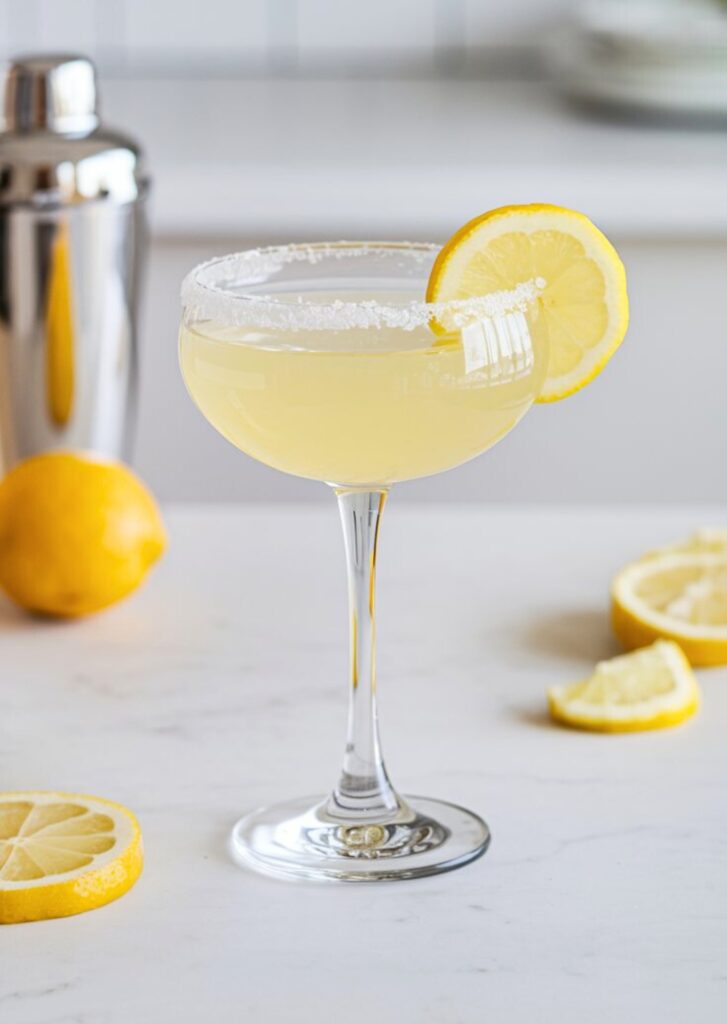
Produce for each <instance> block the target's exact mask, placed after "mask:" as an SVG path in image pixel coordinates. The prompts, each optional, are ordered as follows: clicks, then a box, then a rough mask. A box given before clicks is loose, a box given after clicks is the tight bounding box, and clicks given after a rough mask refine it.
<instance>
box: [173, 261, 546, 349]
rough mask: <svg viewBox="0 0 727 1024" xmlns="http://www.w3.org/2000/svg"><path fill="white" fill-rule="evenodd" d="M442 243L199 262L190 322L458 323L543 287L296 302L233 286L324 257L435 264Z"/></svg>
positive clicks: (314, 325)
mask: <svg viewBox="0 0 727 1024" xmlns="http://www.w3.org/2000/svg"><path fill="white" fill-rule="evenodd" d="M439 250H440V246H438V245H435V244H433V243H428V242H314V243H297V244H293V245H275V246H267V247H265V248H259V249H247V250H244V251H243V252H237V253H231V254H230V255H228V256H220V257H217V258H215V259H212V260H208V261H207V262H205V263H200V264H199V265H198V266H196V267H195V268H194V269H193V270H191V271H190V273H189V274H187V276H186V277H185V279H184V281H183V283H182V296H181V297H182V306H183V311H184V312H183V315H184V319H185V322H186V323H188V324H191V323H199V322H201V321H213V322H215V323H218V324H224V325H226V326H227V325H229V326H241V327H245V326H247V327H257V328H262V329H266V328H269V329H274V330H285V331H325V330H335V331H341V330H350V329H359V330H360V329H362V328H363V329H379V328H384V327H394V328H398V329H400V330H405V331H411V330H414V329H416V328H417V327H421V326H424V325H426V324H429V323H430V322H431V321H433V320H434V321H438V322H443V321H446V322H447V323H448V324H449V325H451V327H452V328H454V329H456V328H460V327H464V326H465V325H466V324H468V323H472V322H475V321H481V320H488V319H496V318H498V317H502V316H504V315H505V314H507V313H512V312H515V311H522V310H524V309H525V308H526V307H527V305H528V303H530V302H532V301H533V300H534V299H536V298H537V296H538V294H539V290H540V289H539V288H538V285H537V284H536V283H535V282H534V281H528V282H524V283H522V284H519V285H518V286H517V287H516V288H514V289H512V290H509V291H498V292H492V293H491V294H489V295H483V296H479V297H477V298H471V299H466V300H462V301H450V302H425V301H423V300H422V301H421V302H418V301H413V302H399V303H397V302H391V303H383V302H379V301H376V300H374V299H366V300H364V301H361V302H346V301H343V300H339V299H337V300H335V301H332V302H306V301H305V295H304V294H302V295H301V296H300V297H299V299H298V300H297V301H295V302H291V301H290V300H289V299H288V300H285V299H283V298H282V297H280V296H276V295H274V294H271V295H267V294H261V293H259V292H254V293H246V292H244V291H241V290H236V291H235V292H232V291H230V288H231V286H233V285H237V286H239V289H242V288H244V287H246V286H247V287H250V288H253V287H259V286H260V285H261V284H263V283H264V282H265V281H266V280H267V279H268V278H270V277H271V276H273V275H274V274H275V273H276V272H277V271H279V270H280V269H281V268H282V267H283V266H285V265H286V264H290V263H297V262H300V263H308V264H311V265H314V264H318V263H322V262H324V261H325V260H344V259H351V258H353V257H361V256H362V255H366V254H372V255H375V254H376V253H381V254H383V255H386V256H392V257H396V256H399V257H404V258H405V259H406V260H411V261H413V262H414V263H425V262H426V261H430V262H433V261H434V258H435V257H436V255H437V253H438V252H439Z"/></svg>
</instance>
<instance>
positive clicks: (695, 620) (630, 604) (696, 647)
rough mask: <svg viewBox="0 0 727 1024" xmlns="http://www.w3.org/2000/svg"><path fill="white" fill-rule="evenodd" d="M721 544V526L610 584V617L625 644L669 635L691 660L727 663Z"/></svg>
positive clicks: (726, 582)
mask: <svg viewBox="0 0 727 1024" xmlns="http://www.w3.org/2000/svg"><path fill="white" fill-rule="evenodd" d="M711 545H714V546H711ZM719 545H720V542H719V535H718V534H717V533H716V532H715V533H714V534H712V536H711V538H707V537H706V536H705V537H702V538H700V535H697V536H696V537H695V538H694V539H693V540H692V541H686V542H684V544H683V545H672V547H670V548H664V549H662V550H661V551H654V552H651V553H650V554H648V555H646V556H645V557H644V558H642V559H640V560H639V561H638V562H632V563H631V565H627V566H626V568H625V569H622V571H621V572H620V573H619V574H618V575H617V576H616V578H615V579H614V581H613V584H612V586H611V619H612V623H613V628H614V632H615V633H616V636H617V637H618V638H619V640H620V641H621V643H622V644H623V645H624V647H626V648H627V649H631V648H634V647H640V646H642V645H643V644H647V643H651V642H652V641H653V640H655V639H656V638H658V637H665V638H666V639H668V640H675V641H676V642H677V643H678V644H679V646H680V647H681V648H682V650H683V651H684V653H685V654H686V656H687V658H688V659H689V661H690V662H691V663H692V665H725V664H727V548H720V546H719Z"/></svg>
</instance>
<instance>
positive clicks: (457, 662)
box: [0, 478, 727, 1024]
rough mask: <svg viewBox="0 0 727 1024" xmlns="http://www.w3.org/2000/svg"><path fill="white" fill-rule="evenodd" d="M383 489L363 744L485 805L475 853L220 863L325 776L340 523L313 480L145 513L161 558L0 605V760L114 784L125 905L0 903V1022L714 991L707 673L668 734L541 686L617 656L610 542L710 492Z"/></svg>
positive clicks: (708, 1000)
mask: <svg viewBox="0 0 727 1024" xmlns="http://www.w3.org/2000/svg"><path fill="white" fill-rule="evenodd" d="M453 482H454V478H453ZM405 494H406V492H405V489H404V488H402V495H401V496H402V497H404V496H405ZM397 497H399V496H397V495H395V496H394V500H393V501H392V502H391V504H390V506H389V508H388V510H387V517H386V518H387V521H386V522H385V523H384V528H383V533H382V543H381V551H380V555H381V568H380V577H379V581H380V601H379V614H380V630H379V635H380V645H379V652H380V674H379V675H380V695H381V712H382V718H383V739H384V745H385V749H386V750H387V752H388V761H389V767H390V769H391V771H392V774H393V777H394V780H395V781H396V782H397V783H398V785H399V786H400V787H401V788H402V789H403V790H404V792H407V791H413V792H424V793H427V794H428V795H432V796H441V797H445V798H452V799H454V800H456V801H458V802H461V803H463V804H465V805H468V806H470V807H472V808H473V809H475V810H477V811H479V812H481V813H482V814H483V815H484V816H485V817H486V818H487V820H488V821H489V823H490V825H491V827H492V831H493V843H492V846H491V848H490V850H489V851H488V853H487V854H486V855H485V857H484V858H482V859H481V860H479V861H478V862H476V863H475V864H472V865H470V866H468V867H466V868H463V869H461V870H459V871H455V872H453V873H451V874H448V875H443V876H439V877H435V878H431V879H424V880H420V881H415V882H403V883H397V884H386V883H383V884H377V885H364V886H362V885H359V886H345V885H344V886H335V885H330V886H321V885H296V884H291V883H283V882H274V881H271V880H267V879H264V878H262V877H258V876H256V875H253V874H250V873H247V872H246V871H244V870H242V869H240V868H238V867H236V866H235V865H234V864H233V863H232V862H231V861H230V860H229V859H228V856H227V853H226V850H225V841H226V836H227V833H228V829H229V828H230V826H231V824H232V823H233V821H234V819H235V818H236V816H237V815H238V814H239V813H240V812H241V811H243V810H245V809H247V808H251V807H254V806H256V805H259V804H261V803H265V802H269V801H273V800H276V799H278V798H282V797H287V796H292V795H297V794H302V793H305V792H306V791H308V792H312V793H315V792H316V791H322V789H324V788H325V787H327V786H328V785H329V784H331V783H332V782H333V781H334V777H335V774H336V771H337V767H338V758H339V755H340V753H341V745H342V742H343V731H344V725H345V700H346V683H345V678H344V677H345V672H346V661H347V659H346V644H345V634H346V612H345V607H344V595H345V586H344V570H343V557H342V545H341V541H340V538H339V535H338V522H337V516H336V512H335V509H334V507H333V502H332V501H331V506H330V508H311V507H303V508H300V507H298V508H296V507H291V506H288V507H277V508H260V507H257V508H254V509H251V508H247V509H242V508H231V507H228V508H223V509H218V510H213V509H210V508H208V509H206V510H205V509H201V508H192V507H187V508H175V509H173V510H169V511H168V520H169V525H170V532H171V546H170V549H169V552H168V555H167V556H166V558H165V560H164V562H163V564H162V565H161V566H160V568H159V569H158V571H157V572H156V573H155V574H154V576H153V578H152V579H151V580H150V581H149V584H148V585H147V586H146V587H145V588H144V589H143V590H142V591H141V592H140V593H139V594H138V595H136V596H135V597H134V598H133V599H132V600H130V601H128V602H126V603H125V604H123V605H121V606H119V607H118V608H116V609H114V610H112V611H111V612H109V613H107V614H104V615H100V616H98V617H96V618H94V619H89V620H88V621H85V622H79V623H77V624H50V623H42V622H34V621H31V620H28V619H24V618H22V617H21V616H20V615H19V614H17V613H15V612H14V611H13V610H12V609H11V608H10V607H9V606H6V605H2V606H0V651H1V655H0V659H1V664H2V682H1V683H0V730H1V734H2V740H1V742H0V775H1V777H2V786H3V788H8V789H33V788H58V789H66V790H74V791H86V792H96V793H98V794H100V795H104V796H107V797H110V798H115V799H118V800H121V801H123V802H124V803H127V804H128V805H129V806H131V807H132V808H134V809H135V810H136V811H137V813H138V814H139V817H140V819H141V823H142V827H143V831H144V836H145V843H146V868H145V871H144V874H143V876H142V878H141V880H140V881H139V883H138V885H137V886H136V887H135V888H134V889H133V890H132V892H131V893H129V894H128V895H127V896H125V897H124V898H123V899H122V900H120V901H119V902H117V903H115V904H112V905H110V906H108V907H105V908H103V909H102V910H99V911H96V912H94V913H91V914H85V915H82V916H79V917H76V918H69V919H66V920H59V921H49V922H45V923H39V924H30V925H18V926H15V927H9V928H5V929H2V930H0V1019H1V1020H2V1021H3V1024H70V1022H73V1024H122V1022H123V1024H126V1022H128V1021H134V1022H135V1024H167V1022H172V1021H173V1022H175V1024H199V1021H205V1020H208V1021H213V1020H214V1021H253V1020H255V1021H264V1022H268V1021H270V1022H276V1024H277V1022H291V1024H292V1022H296V1024H309V1022H310V1024H312V1022H314V1021H320V1020H345V1021H346V1022H347V1024H364V1022H366V1024H369V1022H371V1021H377V1022H383V1024H389V1022H391V1024H393V1022H395V1021H396V1022H397V1024H399V1022H409V1021H415V1020H416V1021H421V1022H424V1024H470V1022H472V1024H475V1022H476V1024H481V1022H482V1021H485V1020H490V1021H494V1022H497V1024H533V1022H536V1021H537V1022H540V1021H551V1020H553V1021H555V1020H557V1021H559V1022H560V1024H583V1022H584V1021H588V1024H612V1022H613V1021H614V1020H624V1021H639V1024H684V1021H687V1020H688V1021H690V1024H714V1022H715V1021H717V1020H720V1019H721V1017H722V1015H723V1014H724V1007H725V1005H727V870H726V868H725V865H726V864H727V859H726V858H727V815H726V814H725V772H726V770H727V742H725V736H727V670H712V671H710V672H702V673H700V680H701V682H702V685H703V693H704V703H703V708H702V710H701V712H700V714H699V715H698V717H696V718H695V719H693V720H692V721H691V722H690V723H688V724H686V725H684V726H682V727H681V728H678V729H675V730H673V731H664V732H656V733H652V734H643V735H627V736H599V735H589V734H582V733H577V732H570V731H566V730H562V729H559V728H557V727H555V726H551V725H550V724H549V722H548V720H547V718H546V717H545V715H544V700H543V694H544V690H545V687H546V686H547V685H548V684H550V683H554V682H557V681H562V680H571V679H575V678H578V677H579V676H580V675H581V674H583V673H584V672H586V671H587V670H588V669H589V668H590V666H591V664H592V663H593V662H594V661H595V660H596V659H597V658H601V657H604V656H608V655H610V654H611V653H613V652H614V650H615V648H614V644H613V641H612V640H611V637H610V634H609V630H608V626H607V620H606V607H607V601H606V590H607V584H608V580H609V578H610V576H611V575H612V573H613V572H614V570H615V569H616V568H617V567H618V566H619V565H620V564H621V563H623V562H624V561H625V560H627V559H629V558H630V557H631V556H633V555H635V554H637V553H639V552H640V551H641V550H643V549H644V548H646V547H648V546H651V545H654V544H656V543H660V542H661V541H665V540H667V539H670V538H672V537H673V536H678V535H679V534H680V533H682V532H684V531H686V530H689V529H691V528H693V527H695V526H699V525H706V524H714V523H716V522H719V516H718V514H717V512H716V510H714V509H712V510H711V511H710V510H706V509H687V508H682V509H672V510H665V509H659V508H656V507H654V508H651V509H630V510H629V509H624V508H618V507H614V508H612V509H610V510H605V509H604V510H594V509H591V510H589V509H580V510H577V511H573V510H570V511H566V510H558V509H553V508H549V509H547V510H545V509H532V510H530V511H527V510H524V509H509V508H502V507H500V508H498V509H484V508H483V509H476V508H468V509H466V510H465V509H458V508H457V507H456V506H451V507H449V508H445V507H442V506H434V507H432V506H429V507H417V506H415V505H412V504H407V503H406V502H405V501H399V500H397ZM723 522H724V520H723Z"/></svg>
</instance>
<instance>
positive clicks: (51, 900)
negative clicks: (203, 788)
mask: <svg viewBox="0 0 727 1024" xmlns="http://www.w3.org/2000/svg"><path fill="white" fill-rule="evenodd" d="M142 863H143V853H142V843H141V831H140V829H139V823H138V821H137V820H136V818H135V817H134V815H133V814H132V813H131V811H129V810H127V809H126V808H125V807H122V806H121V805H120V804H116V803H112V802H111V801H110V800H101V799H99V798H98V797H94V796H79V795H78V794H75V793H52V792H32V793H0V924H15V923H18V922H20V921H39V920H43V919H45V918H49V917H68V916H69V915H71V914H81V913H83V911H85V910H94V909H95V908H96V907H101V906H103V905H104V904H105V903H110V902H111V901H112V900H115V899H118V897H119V896H123V894H124V893H125V892H127V890H129V889H130V888H131V886H132V885H133V884H134V882H136V880H137V878H138V877H139V875H140V874H141V869H142Z"/></svg>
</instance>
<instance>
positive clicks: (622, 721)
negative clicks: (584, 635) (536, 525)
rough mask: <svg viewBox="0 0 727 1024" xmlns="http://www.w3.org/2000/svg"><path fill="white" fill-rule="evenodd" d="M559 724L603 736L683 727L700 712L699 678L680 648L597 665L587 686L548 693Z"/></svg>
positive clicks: (661, 647) (654, 649)
mask: <svg viewBox="0 0 727 1024" xmlns="http://www.w3.org/2000/svg"><path fill="white" fill-rule="evenodd" d="M548 704H549V707H550V713H551V715H552V716H553V718H555V719H556V720H557V721H559V722H563V723H565V724H566V725H571V726H575V727H577V728H579V729H591V730H596V731H598V732H637V731H640V730H642V729H662V728H664V727H666V726H669V725H677V723H679V722H683V721H684V719H686V718H689V716H690V715H693V714H694V712H695V711H696V710H697V707H698V706H699V688H698V686H697V680H696V679H695V677H694V673H693V672H692V669H691V667H690V665H689V662H688V661H687V659H686V658H685V656H684V654H683V652H682V651H681V649H680V648H679V646H678V645H677V644H675V643H671V642H669V641H667V640H660V641H658V642H657V643H655V644H653V646H651V647H647V648H645V649H643V650H640V651H636V652H635V653H634V654H622V655H621V656H620V657H618V658H611V659H610V661H602V662H599V664H598V665H596V669H595V672H594V673H593V675H592V676H589V678H588V679H584V680H583V681H582V682H579V683H573V684H572V685H570V686H554V687H552V688H551V689H550V690H548Z"/></svg>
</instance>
